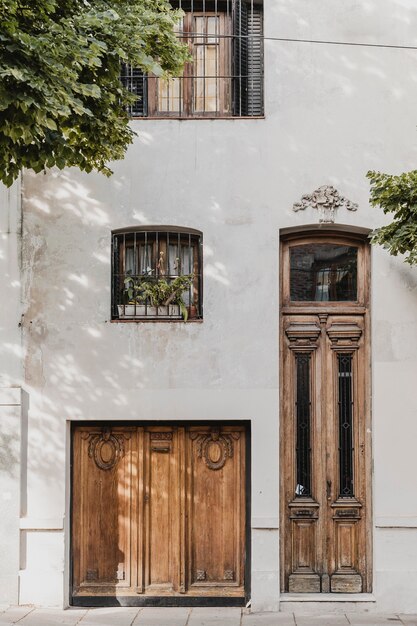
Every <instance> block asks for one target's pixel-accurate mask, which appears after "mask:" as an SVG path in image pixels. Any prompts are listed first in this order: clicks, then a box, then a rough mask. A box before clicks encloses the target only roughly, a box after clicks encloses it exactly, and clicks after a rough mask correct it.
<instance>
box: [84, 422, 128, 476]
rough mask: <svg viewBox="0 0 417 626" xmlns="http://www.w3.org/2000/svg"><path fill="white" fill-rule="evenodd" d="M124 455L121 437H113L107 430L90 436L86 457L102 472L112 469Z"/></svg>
mask: <svg viewBox="0 0 417 626" xmlns="http://www.w3.org/2000/svg"><path fill="white" fill-rule="evenodd" d="M123 455H124V445H123V435H114V434H113V433H112V432H111V430H110V429H109V428H105V429H103V431H102V432H100V433H91V434H90V444H89V446H88V456H89V457H90V458H92V459H93V460H94V462H95V464H96V465H97V467H99V468H100V469H102V470H110V469H112V468H113V467H114V466H115V465H116V464H117V463H118V462H119V460H120V459H121V458H122V456H123Z"/></svg>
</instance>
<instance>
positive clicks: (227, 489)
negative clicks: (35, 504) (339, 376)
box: [72, 425, 246, 604]
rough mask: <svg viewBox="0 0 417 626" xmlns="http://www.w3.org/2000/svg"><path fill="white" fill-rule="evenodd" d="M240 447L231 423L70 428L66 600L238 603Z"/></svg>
mask: <svg viewBox="0 0 417 626" xmlns="http://www.w3.org/2000/svg"><path fill="white" fill-rule="evenodd" d="M245 446H246V439H245V430H244V428H242V427H239V426H237V427H228V426H223V427H218V426H215V425H214V426H211V425H210V426H208V427H203V426H199V427H182V426H146V427H137V426H127V427H125V426H123V427H118V426H117V425H113V426H99V427H96V426H81V427H77V428H76V429H74V434H73V486H72V493H73V498H72V502H73V506H72V562H73V599H74V598H75V599H76V602H75V603H82V602H83V598H84V599H86V598H87V599H88V598H89V597H90V598H91V597H94V596H100V597H102V598H103V597H104V598H105V597H107V598H111V597H114V596H117V597H122V596H129V597H130V598H132V596H134V597H136V598H137V604H143V603H144V602H145V603H146V597H155V596H156V597H164V596H172V595H189V596H217V597H221V596H223V597H229V596H235V597H241V598H242V601H243V599H244V596H245V590H244V565H245ZM140 598H142V600H141V599H140ZM85 601H87V600H85ZM129 602H130V603H132V599H130V600H129ZM133 603H135V601H134V600H133Z"/></svg>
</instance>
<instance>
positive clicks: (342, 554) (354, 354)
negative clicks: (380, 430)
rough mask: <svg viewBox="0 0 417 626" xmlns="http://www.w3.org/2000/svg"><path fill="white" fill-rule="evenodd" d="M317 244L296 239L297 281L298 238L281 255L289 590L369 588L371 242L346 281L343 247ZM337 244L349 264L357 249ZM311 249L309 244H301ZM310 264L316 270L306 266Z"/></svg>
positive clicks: (284, 579) (284, 535) (284, 557)
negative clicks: (366, 277) (367, 287)
mask: <svg viewBox="0 0 417 626" xmlns="http://www.w3.org/2000/svg"><path fill="white" fill-rule="evenodd" d="M319 242H320V239H319V237H316V238H315V240H314V241H313V242H312V243H310V242H308V243H303V244H301V245H300V244H294V245H297V248H296V250H295V253H294V257H295V259H296V262H294V263H293V265H292V266H291V270H292V269H293V268H294V267H295V268H297V269H298V268H301V269H300V270H299V275H298V276H296V277H295V278H293V280H292V283H291V281H287V283H285V272H286V271H287V276H288V275H289V274H290V271H289V270H290V262H289V259H290V254H291V245H287V246H286V247H284V256H283V266H284V269H283V272H284V277H283V291H282V294H283V296H282V299H283V307H282V314H281V389H282V393H281V590H282V591H284V592H290V593H298V592H300V593H309V592H310V593H320V592H321V593H330V592H333V593H361V592H369V591H370V590H371V542H370V532H368V530H369V528H370V507H369V490H370V472H371V468H370V455H371V446H370V428H369V402H368V400H367V398H368V394H369V365H368V328H367V308H366V306H365V303H366V300H367V296H366V290H365V288H364V274H363V273H364V272H365V270H364V265H365V260H366V259H365V254H364V251H365V248H364V247H359V246H358V250H359V252H356V253H355V254H356V258H357V264H356V265H355V271H357V272H358V276H357V277H356V275H355V276H353V277H352V276H350V277H349V279H350V283H348V281H347V279H346V275H347V272H346V271H345V270H343V271H342V270H341V269H340V267H339V266H340V263H341V262H340V255H339V258H337V256H336V253H339V252H338V251H337V250H336V252H335V248H337V246H336V245H333V244H330V243H329V242H326V244H325V245H326V247H325V248H323V250H320V247H319V245H320V244H319ZM338 245H339V247H341V248H342V250H343V259H344V260H345V259H346V258H347V259H348V261H349V266H348V267H349V271H350V268H352V260H351V259H352V256H353V254H352V252H351V250H352V248H348V247H347V245H344V246H342V245H341V244H339V243H338ZM303 246H304V247H305V248H306V251H301V248H302V247H303ZM314 246H317V247H316V248H315V247H314ZM346 250H348V251H349V252H346ZM301 252H302V253H303V255H304V256H302V254H301ZM314 255H315V258H314ZM320 255H321V256H320ZM349 255H350V256H349ZM317 257H318V259H319V260H317ZM306 258H307V261H306ZM312 258H313V261H314V262H313V261H311V259H312ZM329 259H330V260H329ZM319 261H322V262H321V264H320V263H319ZM308 264H310V265H311V266H312V267H313V269H314V272H315V273H313V272H312V271H311V272H310V271H308V270H309V267H308ZM328 267H330V269H327V268H328ZM358 267H359V269H358ZM306 268H307V269H306ZM359 270H360V271H361V272H362V274H361V275H359ZM326 272H327V274H326ZM343 272H344V273H343ZM305 275H307V277H305ZM340 276H341V277H342V278H339V277H340ZM335 277H336V278H335ZM338 280H339V283H338V282H337V281H338ZM342 280H343V281H344V286H343V288H344V289H345V290H346V289H350V290H351V291H350V293H349V298H350V299H351V300H352V302H350V301H343V300H342V301H340V300H339V301H338V300H337V297H340V290H341V289H342V287H340V283H341V281H342ZM326 281H327V282H326ZM346 285H348V287H346ZM352 285H353V287H352ZM318 287H320V290H318ZM325 288H326V291H324V289H325ZM331 290H333V294H334V295H333V296H332V295H331V293H332V291H331ZM337 290H339V291H337ZM324 292H325V296H326V299H325V300H324V301H323V300H322V297H323V293H324ZM306 293H307V294H308V295H307V296H306V295H305V294H306ZM343 293H344V294H346V291H345V292H343ZM314 297H316V298H318V300H314ZM342 297H343V294H342ZM291 298H293V300H291ZM332 298H333V300H334V301H332Z"/></svg>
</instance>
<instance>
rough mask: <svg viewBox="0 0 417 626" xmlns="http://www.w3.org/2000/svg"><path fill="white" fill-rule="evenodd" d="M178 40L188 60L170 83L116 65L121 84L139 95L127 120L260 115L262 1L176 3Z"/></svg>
mask: <svg viewBox="0 0 417 626" xmlns="http://www.w3.org/2000/svg"><path fill="white" fill-rule="evenodd" d="M171 4H172V6H173V7H174V8H180V9H182V10H183V11H184V17H183V19H182V22H181V24H180V25H179V28H178V37H179V38H180V39H181V40H182V41H183V42H184V43H186V44H187V45H188V47H189V50H190V54H191V56H192V62H190V63H187V64H186V66H185V68H184V72H183V74H182V76H179V77H176V78H171V79H169V80H166V79H162V78H157V77H155V76H152V75H147V76H146V75H144V74H143V73H142V72H141V70H139V69H135V68H133V67H132V66H130V65H129V64H126V63H123V64H122V65H121V81H122V84H123V85H124V86H125V87H126V88H127V89H128V90H129V91H130V92H132V93H134V94H136V95H137V96H138V99H137V101H136V102H135V103H134V104H133V105H132V106H131V107H130V110H129V113H130V114H131V115H132V117H181V118H184V117H256V116H262V115H263V99H264V98H263V83H264V81H263V73H264V68H263V3H262V0H223V1H222V0H178V1H176V2H174V1H173V2H171Z"/></svg>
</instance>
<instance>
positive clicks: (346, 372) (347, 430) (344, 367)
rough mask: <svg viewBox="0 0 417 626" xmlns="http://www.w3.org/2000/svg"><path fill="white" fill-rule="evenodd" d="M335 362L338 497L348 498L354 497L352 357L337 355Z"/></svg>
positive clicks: (349, 355)
mask: <svg viewBox="0 0 417 626" xmlns="http://www.w3.org/2000/svg"><path fill="white" fill-rule="evenodd" d="M337 360H338V369H339V372H338V374H339V375H338V378H339V400H338V402H339V470H340V494H339V495H340V497H341V498H350V497H353V495H354V490H353V389H352V355H351V354H338V355H337Z"/></svg>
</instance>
